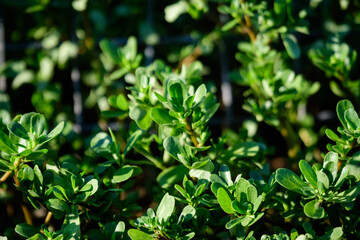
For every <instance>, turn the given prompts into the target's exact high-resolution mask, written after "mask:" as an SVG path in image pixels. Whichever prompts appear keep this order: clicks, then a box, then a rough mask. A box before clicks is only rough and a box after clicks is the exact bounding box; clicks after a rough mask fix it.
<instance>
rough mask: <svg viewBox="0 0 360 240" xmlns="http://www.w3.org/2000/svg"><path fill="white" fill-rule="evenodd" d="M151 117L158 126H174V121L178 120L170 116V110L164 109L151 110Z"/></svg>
mask: <svg viewBox="0 0 360 240" xmlns="http://www.w3.org/2000/svg"><path fill="white" fill-rule="evenodd" d="M150 116H151V118H152V120H153V121H154V122H156V123H157V124H173V121H174V120H176V118H174V117H172V116H170V114H169V110H166V109H163V108H153V109H151V112H150Z"/></svg>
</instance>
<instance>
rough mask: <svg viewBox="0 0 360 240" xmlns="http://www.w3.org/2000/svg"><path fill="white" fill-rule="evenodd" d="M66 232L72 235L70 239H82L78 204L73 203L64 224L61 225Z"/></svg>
mask: <svg viewBox="0 0 360 240" xmlns="http://www.w3.org/2000/svg"><path fill="white" fill-rule="evenodd" d="M61 229H62V230H64V232H65V233H67V234H69V235H70V238H69V239H70V240H76V239H80V236H81V231H80V218H79V212H78V206H77V205H71V206H70V208H69V210H68V211H67V212H66V215H65V220H64V224H63V225H62V227H61Z"/></svg>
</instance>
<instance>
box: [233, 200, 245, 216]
mask: <svg viewBox="0 0 360 240" xmlns="http://www.w3.org/2000/svg"><path fill="white" fill-rule="evenodd" d="M231 207H232V209H234V211H236V212H238V213H240V214H246V212H247V209H248V204H247V203H244V204H241V203H240V202H237V201H233V202H232V203H231Z"/></svg>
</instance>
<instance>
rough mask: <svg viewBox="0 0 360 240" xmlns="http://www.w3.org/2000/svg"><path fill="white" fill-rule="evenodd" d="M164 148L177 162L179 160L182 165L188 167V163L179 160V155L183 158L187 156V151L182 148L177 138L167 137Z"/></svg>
mask: <svg viewBox="0 0 360 240" xmlns="http://www.w3.org/2000/svg"><path fill="white" fill-rule="evenodd" d="M163 145H164V148H165V150H166V151H168V152H169V154H170V155H171V156H172V157H173V158H175V159H176V160H178V161H179V162H181V163H182V164H184V165H185V166H187V165H188V163H187V162H186V161H184V160H182V158H181V159H180V158H179V155H182V156H186V153H185V150H184V148H183V147H182V146H181V144H180V143H179V140H178V139H177V138H175V137H172V136H170V137H167V138H166V139H165V140H164V143H163Z"/></svg>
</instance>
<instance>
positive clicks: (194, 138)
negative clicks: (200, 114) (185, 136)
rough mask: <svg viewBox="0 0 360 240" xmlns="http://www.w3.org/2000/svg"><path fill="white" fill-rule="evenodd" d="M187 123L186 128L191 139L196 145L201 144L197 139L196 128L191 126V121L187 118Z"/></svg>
mask: <svg viewBox="0 0 360 240" xmlns="http://www.w3.org/2000/svg"><path fill="white" fill-rule="evenodd" d="M185 123H186V130H187V132H188V133H189V135H190V138H191V141H192V142H193V143H194V145H195V147H198V146H199V142H198V141H197V139H196V134H195V131H194V129H193V128H192V127H191V124H190V123H189V121H188V120H187V119H185Z"/></svg>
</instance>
